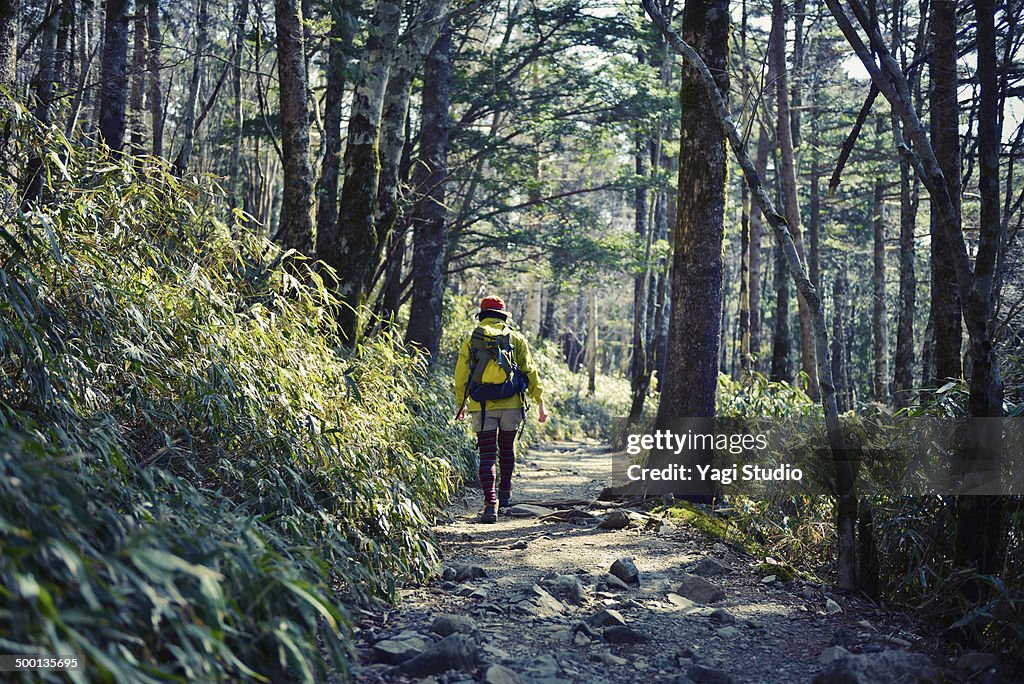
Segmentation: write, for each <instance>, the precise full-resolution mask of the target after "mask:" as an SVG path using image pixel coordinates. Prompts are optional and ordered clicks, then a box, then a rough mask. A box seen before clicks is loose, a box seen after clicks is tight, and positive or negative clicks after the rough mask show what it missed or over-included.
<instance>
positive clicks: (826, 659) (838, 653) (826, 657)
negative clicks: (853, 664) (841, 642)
mask: <svg viewBox="0 0 1024 684" xmlns="http://www.w3.org/2000/svg"><path fill="white" fill-rule="evenodd" d="M848 655H850V652H849V651H847V650H846V649H845V648H843V647H842V646H829V647H828V648H826V649H825V650H824V651H822V652H821V655H819V656H818V664H819V665H821V666H822V667H827V666H828V664H829V663H831V662H832V661H833V660H837V659H839V658H843V657H845V656H848Z"/></svg>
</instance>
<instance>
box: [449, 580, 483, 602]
mask: <svg viewBox="0 0 1024 684" xmlns="http://www.w3.org/2000/svg"><path fill="white" fill-rule="evenodd" d="M455 595H456V596H463V597H466V598H471V599H479V600H483V599H485V598H487V590H486V589H484V588H483V587H474V586H472V585H470V584H464V585H462V587H461V588H460V589H459V590H458V591H457V592H455Z"/></svg>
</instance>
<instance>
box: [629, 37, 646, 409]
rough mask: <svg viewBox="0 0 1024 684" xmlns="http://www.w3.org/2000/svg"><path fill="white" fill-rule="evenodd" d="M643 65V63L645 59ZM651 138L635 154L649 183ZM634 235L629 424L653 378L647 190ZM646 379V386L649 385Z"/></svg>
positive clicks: (640, 139) (640, 192) (640, 193)
mask: <svg viewBox="0 0 1024 684" xmlns="http://www.w3.org/2000/svg"><path fill="white" fill-rule="evenodd" d="M639 61H640V62H641V63H643V57H642V55H641V56H640V58H639ZM647 143H648V140H647V136H646V135H644V134H643V133H641V132H637V133H636V134H635V135H634V144H635V148H634V150H633V158H634V168H635V172H636V175H637V178H640V179H642V181H646V179H647V172H648V167H647V158H648V154H649V152H648V146H647ZM633 232H634V234H635V235H636V239H637V243H638V244H639V245H645V248H644V251H643V253H642V254H643V264H642V268H643V270H642V271H641V272H640V273H637V274H636V275H634V276H633V337H632V343H631V344H630V352H631V353H630V361H629V381H630V394H631V395H632V401H631V403H630V409H629V420H630V421H634V420H636V419H638V418H639V417H640V416H641V415H642V414H643V411H644V401H645V399H646V398H647V389H648V387H649V384H650V376H649V375H648V374H647V348H646V339H647V302H648V294H647V290H648V281H649V280H650V272H651V270H650V227H649V226H648V225H647V188H646V187H645V186H640V187H637V188H636V190H635V191H634V193H633ZM645 379H646V382H645Z"/></svg>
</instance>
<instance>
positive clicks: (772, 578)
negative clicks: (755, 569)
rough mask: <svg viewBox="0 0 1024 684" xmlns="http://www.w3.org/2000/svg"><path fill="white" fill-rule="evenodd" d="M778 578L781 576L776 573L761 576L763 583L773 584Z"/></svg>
mask: <svg viewBox="0 0 1024 684" xmlns="http://www.w3.org/2000/svg"><path fill="white" fill-rule="evenodd" d="M777 579H779V578H778V577H777V576H776V575H767V576H765V577H762V578H761V584H772V583H773V582H775V580H777Z"/></svg>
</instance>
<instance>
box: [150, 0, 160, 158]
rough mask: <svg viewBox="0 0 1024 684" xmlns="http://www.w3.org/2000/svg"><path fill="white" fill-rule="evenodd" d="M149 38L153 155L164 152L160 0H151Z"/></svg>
mask: <svg viewBox="0 0 1024 684" xmlns="http://www.w3.org/2000/svg"><path fill="white" fill-rule="evenodd" d="M147 25H148V31H147V36H146V37H147V38H148V39H149V63H148V69H149V114H150V119H151V121H150V125H151V126H152V128H153V156H154V157H162V156H163V154H164V94H163V90H162V86H161V85H160V46H161V44H162V43H161V39H160V1H159V0H149V3H148V12H147Z"/></svg>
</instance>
